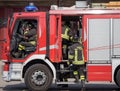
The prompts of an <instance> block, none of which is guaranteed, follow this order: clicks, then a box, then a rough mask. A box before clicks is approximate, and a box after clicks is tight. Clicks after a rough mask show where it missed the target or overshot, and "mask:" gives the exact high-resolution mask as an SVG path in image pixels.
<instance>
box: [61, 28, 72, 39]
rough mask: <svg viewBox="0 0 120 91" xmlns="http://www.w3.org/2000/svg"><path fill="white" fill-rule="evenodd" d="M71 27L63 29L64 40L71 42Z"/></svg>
mask: <svg viewBox="0 0 120 91" xmlns="http://www.w3.org/2000/svg"><path fill="white" fill-rule="evenodd" d="M69 30H70V29H69V27H67V26H64V27H63V28H62V38H63V39H66V40H69Z"/></svg>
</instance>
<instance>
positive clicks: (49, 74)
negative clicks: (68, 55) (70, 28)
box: [2, 8, 120, 91]
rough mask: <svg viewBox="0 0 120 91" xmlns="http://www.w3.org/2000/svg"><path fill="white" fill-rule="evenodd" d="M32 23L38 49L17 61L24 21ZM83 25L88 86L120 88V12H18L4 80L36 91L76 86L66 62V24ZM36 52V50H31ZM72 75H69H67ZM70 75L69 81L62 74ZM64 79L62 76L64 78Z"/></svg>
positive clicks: (8, 34) (9, 38) (8, 44)
mask: <svg viewBox="0 0 120 91" xmlns="http://www.w3.org/2000/svg"><path fill="white" fill-rule="evenodd" d="M26 20H27V21H32V22H34V24H35V25H36V28H37V45H36V48H35V50H34V51H32V52H30V53H29V54H27V55H25V56H23V57H18V58H16V57H14V56H12V54H11V50H12V49H14V48H15V47H16V46H17V43H18V42H17V41H18V39H19V37H18V36H17V33H18V32H19V28H20V25H21V24H22V21H26ZM66 20H67V21H74V22H79V24H78V28H79V29H78V30H79V32H80V35H81V38H82V44H83V46H84V49H83V52H84V53H83V54H84V59H85V60H84V61H85V77H86V82H108V83H111V82H115V83H116V84H117V85H118V86H120V10H119V9H91V8H74V9H73V8H72V9H70V8H69V9H68V8H67V9H64V8H57V9H55V10H50V11H49V12H18V13H14V14H13V15H12V16H11V17H9V19H8V24H7V31H6V41H5V43H4V45H3V46H4V53H3V55H2V62H3V79H4V80H5V81H13V80H23V79H24V81H25V83H26V85H27V87H28V88H29V89H31V90H33V91H40V90H46V89H48V87H49V86H50V85H51V84H52V83H55V84H73V83H75V82H74V80H71V79H74V77H73V76H71V71H72V69H70V70H69V69H67V70H64V69H65V68H66V67H68V65H67V62H68V60H64V59H62V57H63V56H64V55H62V38H61V33H62V22H64V21H66ZM31 49H32V48H31ZM67 72H68V73H67ZM64 73H67V74H68V76H67V79H68V80H67V81H61V80H60V78H59V77H60V74H64ZM61 77H62V76H61Z"/></svg>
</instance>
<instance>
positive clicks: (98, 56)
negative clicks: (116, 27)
mask: <svg viewBox="0 0 120 91" xmlns="http://www.w3.org/2000/svg"><path fill="white" fill-rule="evenodd" d="M110 24H111V23H110V19H107V18H94V19H88V59H89V61H90V62H92V63H107V62H109V60H110V32H111V31H110V30H111V27H110V26H111V25H110Z"/></svg>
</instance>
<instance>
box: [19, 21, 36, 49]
mask: <svg viewBox="0 0 120 91" xmlns="http://www.w3.org/2000/svg"><path fill="white" fill-rule="evenodd" d="M21 38H23V41H21V42H20V43H19V45H18V50H24V51H34V48H35V47H36V38H37V31H36V29H35V28H33V25H32V24H31V23H28V24H26V26H25V28H24V30H23V35H22V36H21ZM31 48H32V49H31Z"/></svg>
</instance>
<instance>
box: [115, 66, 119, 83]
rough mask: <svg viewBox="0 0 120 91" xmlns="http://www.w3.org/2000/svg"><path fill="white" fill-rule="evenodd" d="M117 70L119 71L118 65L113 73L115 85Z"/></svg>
mask: <svg viewBox="0 0 120 91" xmlns="http://www.w3.org/2000/svg"><path fill="white" fill-rule="evenodd" d="M119 69H120V65H118V66H117V67H116V69H115V71H114V81H115V83H116V84H117V82H116V75H117V72H118V70H119Z"/></svg>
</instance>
